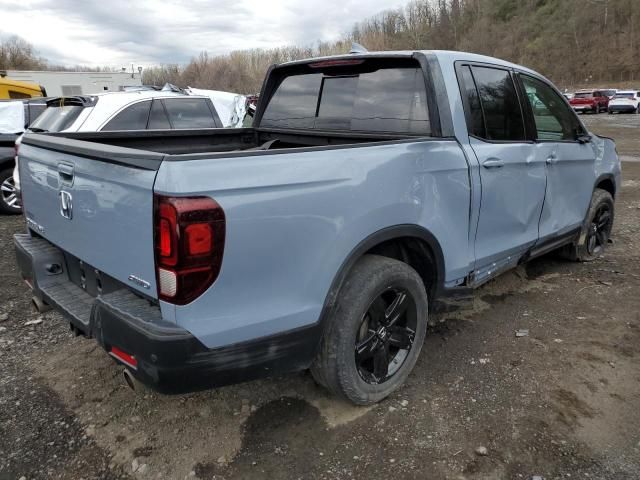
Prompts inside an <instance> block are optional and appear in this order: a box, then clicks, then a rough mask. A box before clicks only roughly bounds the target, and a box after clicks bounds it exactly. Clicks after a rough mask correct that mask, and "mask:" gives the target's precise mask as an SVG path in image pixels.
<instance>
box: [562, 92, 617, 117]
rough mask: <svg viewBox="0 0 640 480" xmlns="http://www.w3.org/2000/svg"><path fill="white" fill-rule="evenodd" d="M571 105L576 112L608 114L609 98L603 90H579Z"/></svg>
mask: <svg viewBox="0 0 640 480" xmlns="http://www.w3.org/2000/svg"><path fill="white" fill-rule="evenodd" d="M569 103H570V104H571V106H572V107H573V109H574V110H575V111H576V112H581V113H584V112H592V113H600V112H606V111H607V107H608V106H609V97H607V95H605V92H604V91H601V90H578V91H577V92H576V93H575V94H574V95H573V98H572V99H571V100H569Z"/></svg>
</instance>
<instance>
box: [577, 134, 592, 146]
mask: <svg viewBox="0 0 640 480" xmlns="http://www.w3.org/2000/svg"><path fill="white" fill-rule="evenodd" d="M576 140H577V141H578V143H583V144H584V143H589V142H590V141H591V135H589V134H587V133H578V134H577V135H576Z"/></svg>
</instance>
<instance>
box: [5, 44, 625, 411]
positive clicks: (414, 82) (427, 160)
mask: <svg viewBox="0 0 640 480" xmlns="http://www.w3.org/2000/svg"><path fill="white" fill-rule="evenodd" d="M452 86H459V88H456V87H453V88H452ZM519 91H526V93H527V95H519V94H518V92H519ZM530 99H534V100H535V101H536V102H540V104H542V105H544V107H546V110H544V109H543V108H542V107H540V106H538V107H537V108H536V110H535V111H534V110H533V108H532V104H531V101H530ZM543 110H544V111H543ZM205 146H206V150H205V149H204V147H205ZM19 168H20V176H21V182H22V190H23V192H24V202H25V209H26V216H25V217H26V223H27V228H28V231H27V233H23V234H17V235H15V237H14V239H15V248H16V255H17V260H18V265H19V268H20V271H21V274H22V277H23V278H24V279H25V280H26V282H27V283H28V284H29V285H30V286H31V288H32V291H33V298H34V303H35V304H36V305H37V306H38V308H40V309H42V308H46V305H49V306H52V307H54V308H56V309H57V310H59V311H60V312H62V313H63V314H64V315H65V316H66V318H68V319H69V321H70V323H71V328H72V329H73V330H74V331H75V332H77V333H81V334H84V335H86V336H89V337H93V338H95V339H96V341H97V342H98V343H99V344H100V345H101V346H102V347H103V348H104V349H105V350H106V352H108V354H109V355H110V356H111V357H113V358H114V360H115V361H116V362H118V363H119V364H121V365H122V366H124V372H123V375H124V377H125V380H126V381H127V383H129V384H130V385H132V386H134V387H135V388H137V387H138V386H139V385H140V383H139V382H141V383H142V384H145V385H148V386H151V387H152V388H155V389H156V390H158V391H160V392H165V393H172V392H185V391H192V390H198V389H203V388H209V387H212V386H218V385H223V384H228V383H234V382H241V381H244V380H247V379H251V378H257V377H262V376H266V375H273V374H278V373H283V372H287V371H293V370H300V369H306V368H311V372H312V373H313V375H314V377H315V379H316V380H317V381H318V383H320V384H321V385H324V386H325V387H326V388H328V389H329V390H330V391H331V392H333V393H335V394H337V395H340V396H342V397H345V398H347V399H349V400H350V401H352V402H354V403H356V404H371V403H373V402H377V401H379V400H381V399H383V398H384V397H386V396H387V395H389V394H390V393H391V392H392V391H394V390H395V389H396V388H398V387H399V386H400V385H401V384H402V383H403V382H404V381H405V380H406V378H407V376H408V375H409V373H410V372H411V370H412V368H413V367H414V365H415V364H416V361H417V358H418V355H419V353H420V349H421V348H422V345H423V341H424V338H425V335H426V331H427V321H428V318H429V315H431V314H432V313H433V312H434V311H438V310H440V311H442V310H447V309H453V308H456V307H457V306H461V305H463V304H464V303H465V301H468V300H469V299H470V296H471V292H472V289H474V288H476V287H478V286H480V285H482V284H484V283H485V282H487V281H489V280H491V279H492V278H495V277H496V276H497V275H499V274H500V273H502V272H504V271H506V270H508V269H510V268H513V267H515V266H516V265H519V264H521V263H522V262H525V261H527V260H530V259H532V258H535V257H537V256H539V255H542V254H544V253H546V252H549V251H552V250H557V249H561V250H562V252H563V254H564V255H565V256H567V257H568V258H571V259H573V260H582V261H589V260H593V259H595V258H597V257H599V256H600V255H601V254H602V253H603V251H604V249H605V248H606V247H607V241H608V238H609V235H610V233H611V227H612V224H613V218H614V202H613V199H614V197H615V195H616V192H617V191H618V190H619V188H620V161H619V159H618V157H617V154H616V151H615V145H614V142H613V141H612V140H611V139H608V138H605V137H598V136H597V135H593V134H591V133H589V132H588V131H587V129H586V128H585V126H584V125H583V124H582V122H581V121H580V119H579V118H578V117H577V116H576V114H575V112H573V111H572V109H571V108H570V107H569V105H568V104H567V102H566V100H565V99H564V98H562V95H561V93H560V92H559V91H558V90H557V89H556V88H555V87H554V86H553V85H552V84H551V83H550V82H549V81H548V80H546V79H545V78H544V77H542V76H541V75H539V74H537V73H536V72H534V71H532V70H529V69H527V68H525V67H521V66H519V65H514V64H511V63H508V62H505V61H502V60H498V59H495V58H490V57H485V56H479V55H473V54H467V53H459V52H443V51H433V52H432V51H413V52H376V53H355V54H351V55H343V56H335V57H324V58H316V59H308V60H302V61H295V62H290V63H285V64H282V65H277V66H274V67H272V68H271V69H270V70H269V73H268V74H267V78H266V80H265V82H264V86H263V89H262V92H261V95H260V100H259V104H258V108H257V111H256V114H255V118H254V125H253V127H251V128H244V129H231V130H226V129H219V130H208V131H197V130H196V131H191V132H180V131H173V132H172V131H165V132H160V131H155V132H135V133H134V134H131V133H128V134H127V132H106V133H105V132H98V133H66V132H65V133H61V134H50V135H41V134H34V133H28V134H26V135H25V136H24V139H23V143H22V146H21V150H20V164H19Z"/></svg>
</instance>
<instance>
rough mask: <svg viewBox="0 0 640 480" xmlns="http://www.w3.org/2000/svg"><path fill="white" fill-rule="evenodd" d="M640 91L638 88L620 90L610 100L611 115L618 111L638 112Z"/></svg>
mask: <svg viewBox="0 0 640 480" xmlns="http://www.w3.org/2000/svg"><path fill="white" fill-rule="evenodd" d="M639 103H640V92H638V91H637V90H620V91H618V92H617V93H616V95H615V97H613V98H612V99H611V100H610V101H609V115H611V114H613V113H614V112H618V113H638V104H639Z"/></svg>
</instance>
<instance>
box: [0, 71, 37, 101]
mask: <svg viewBox="0 0 640 480" xmlns="http://www.w3.org/2000/svg"><path fill="white" fill-rule="evenodd" d="M46 96H47V91H46V90H45V88H44V87H43V86H42V85H38V84H37V83H31V82H23V81H21V80H13V79H11V78H8V77H7V76H6V72H5V71H0V99H10V100H20V99H22V98H31V97H46Z"/></svg>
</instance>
